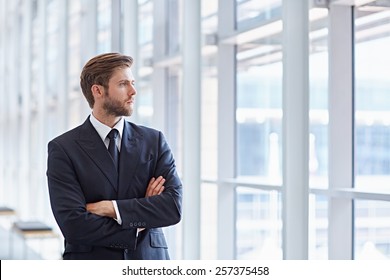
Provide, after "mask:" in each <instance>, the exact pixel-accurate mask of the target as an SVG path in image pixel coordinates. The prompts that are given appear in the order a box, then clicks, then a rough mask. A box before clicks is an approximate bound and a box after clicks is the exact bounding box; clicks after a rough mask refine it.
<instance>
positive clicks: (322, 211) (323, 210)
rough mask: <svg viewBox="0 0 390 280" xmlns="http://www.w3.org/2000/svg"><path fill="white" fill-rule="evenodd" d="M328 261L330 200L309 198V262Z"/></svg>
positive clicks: (318, 197) (316, 196)
mask: <svg viewBox="0 0 390 280" xmlns="http://www.w3.org/2000/svg"><path fill="white" fill-rule="evenodd" d="M326 259H328V198H327V197H324V196H319V195H313V194H311V195H310V196H309V260H326Z"/></svg>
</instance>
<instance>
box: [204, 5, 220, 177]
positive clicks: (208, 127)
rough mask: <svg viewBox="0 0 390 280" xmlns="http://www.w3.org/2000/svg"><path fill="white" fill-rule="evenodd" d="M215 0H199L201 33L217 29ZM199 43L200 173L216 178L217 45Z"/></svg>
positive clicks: (208, 32) (209, 32)
mask: <svg viewBox="0 0 390 280" xmlns="http://www.w3.org/2000/svg"><path fill="white" fill-rule="evenodd" d="M217 10H218V0H202V34H203V35H206V34H212V33H214V32H216V31H217V21H218V17H217ZM203 43H204V45H202V93H201V94H202V96H201V177H202V178H203V179H216V178H217V150H218V147H217V145H218V143H217V142H218V141H217V139H218V138H217V132H218V123H217V122H218V76H217V74H218V70H217V46H216V45H213V44H207V43H206V42H203Z"/></svg>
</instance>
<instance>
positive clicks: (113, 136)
mask: <svg viewBox="0 0 390 280" xmlns="http://www.w3.org/2000/svg"><path fill="white" fill-rule="evenodd" d="M118 134H119V131H118V130H117V129H115V128H114V129H112V130H111V131H110V133H108V135H107V137H108V139H110V140H115V139H116V138H117V137H118Z"/></svg>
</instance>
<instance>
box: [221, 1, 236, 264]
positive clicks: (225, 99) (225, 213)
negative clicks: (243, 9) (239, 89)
mask: <svg viewBox="0 0 390 280" xmlns="http://www.w3.org/2000/svg"><path fill="white" fill-rule="evenodd" d="M218 7H219V8H218V37H219V38H220V39H219V41H218V140H217V141H218V146H217V147H218V194H217V197H218V208H217V211H218V219H217V220H218V225H217V240H218V246H217V250H218V259H219V260H223V259H235V255H236V254H235V252H236V250H235V244H236V242H235V240H236V233H235V225H236V224H235V223H236V217H235V216H236V215H235V209H236V205H235V185H234V184H229V183H227V179H231V178H235V177H236V172H235V170H236V164H235V163H236V160H235V156H236V153H235V146H236V145H235V139H236V137H235V135H236V127H235V123H236V119H235V117H236V116H235V109H236V108H235V107H236V103H235V100H236V78H235V77H236V73H235V69H236V66H235V65H236V64H235V63H236V60H235V57H236V47H235V45H232V44H227V43H223V42H222V40H221V39H223V37H225V36H228V35H230V34H232V33H233V32H234V20H235V17H234V8H235V1H232V0H230V1H226V0H219V2H218Z"/></svg>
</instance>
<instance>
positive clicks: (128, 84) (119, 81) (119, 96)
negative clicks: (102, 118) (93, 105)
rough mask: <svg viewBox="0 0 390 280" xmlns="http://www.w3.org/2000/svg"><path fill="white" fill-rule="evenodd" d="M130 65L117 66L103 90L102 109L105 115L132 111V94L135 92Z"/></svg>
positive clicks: (119, 114) (127, 113)
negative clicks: (106, 87)
mask: <svg viewBox="0 0 390 280" xmlns="http://www.w3.org/2000/svg"><path fill="white" fill-rule="evenodd" d="M134 84H135V81H134V77H133V73H132V72H131V70H130V67H124V68H118V69H117V70H115V72H114V74H113V75H112V77H111V78H110V80H109V82H108V90H107V89H106V90H105V96H104V101H103V109H104V110H105V112H106V114H107V115H112V116H116V117H121V116H130V115H131V114H132V113H133V104H134V96H135V94H136V93H137V92H136V90H135V87H134Z"/></svg>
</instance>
